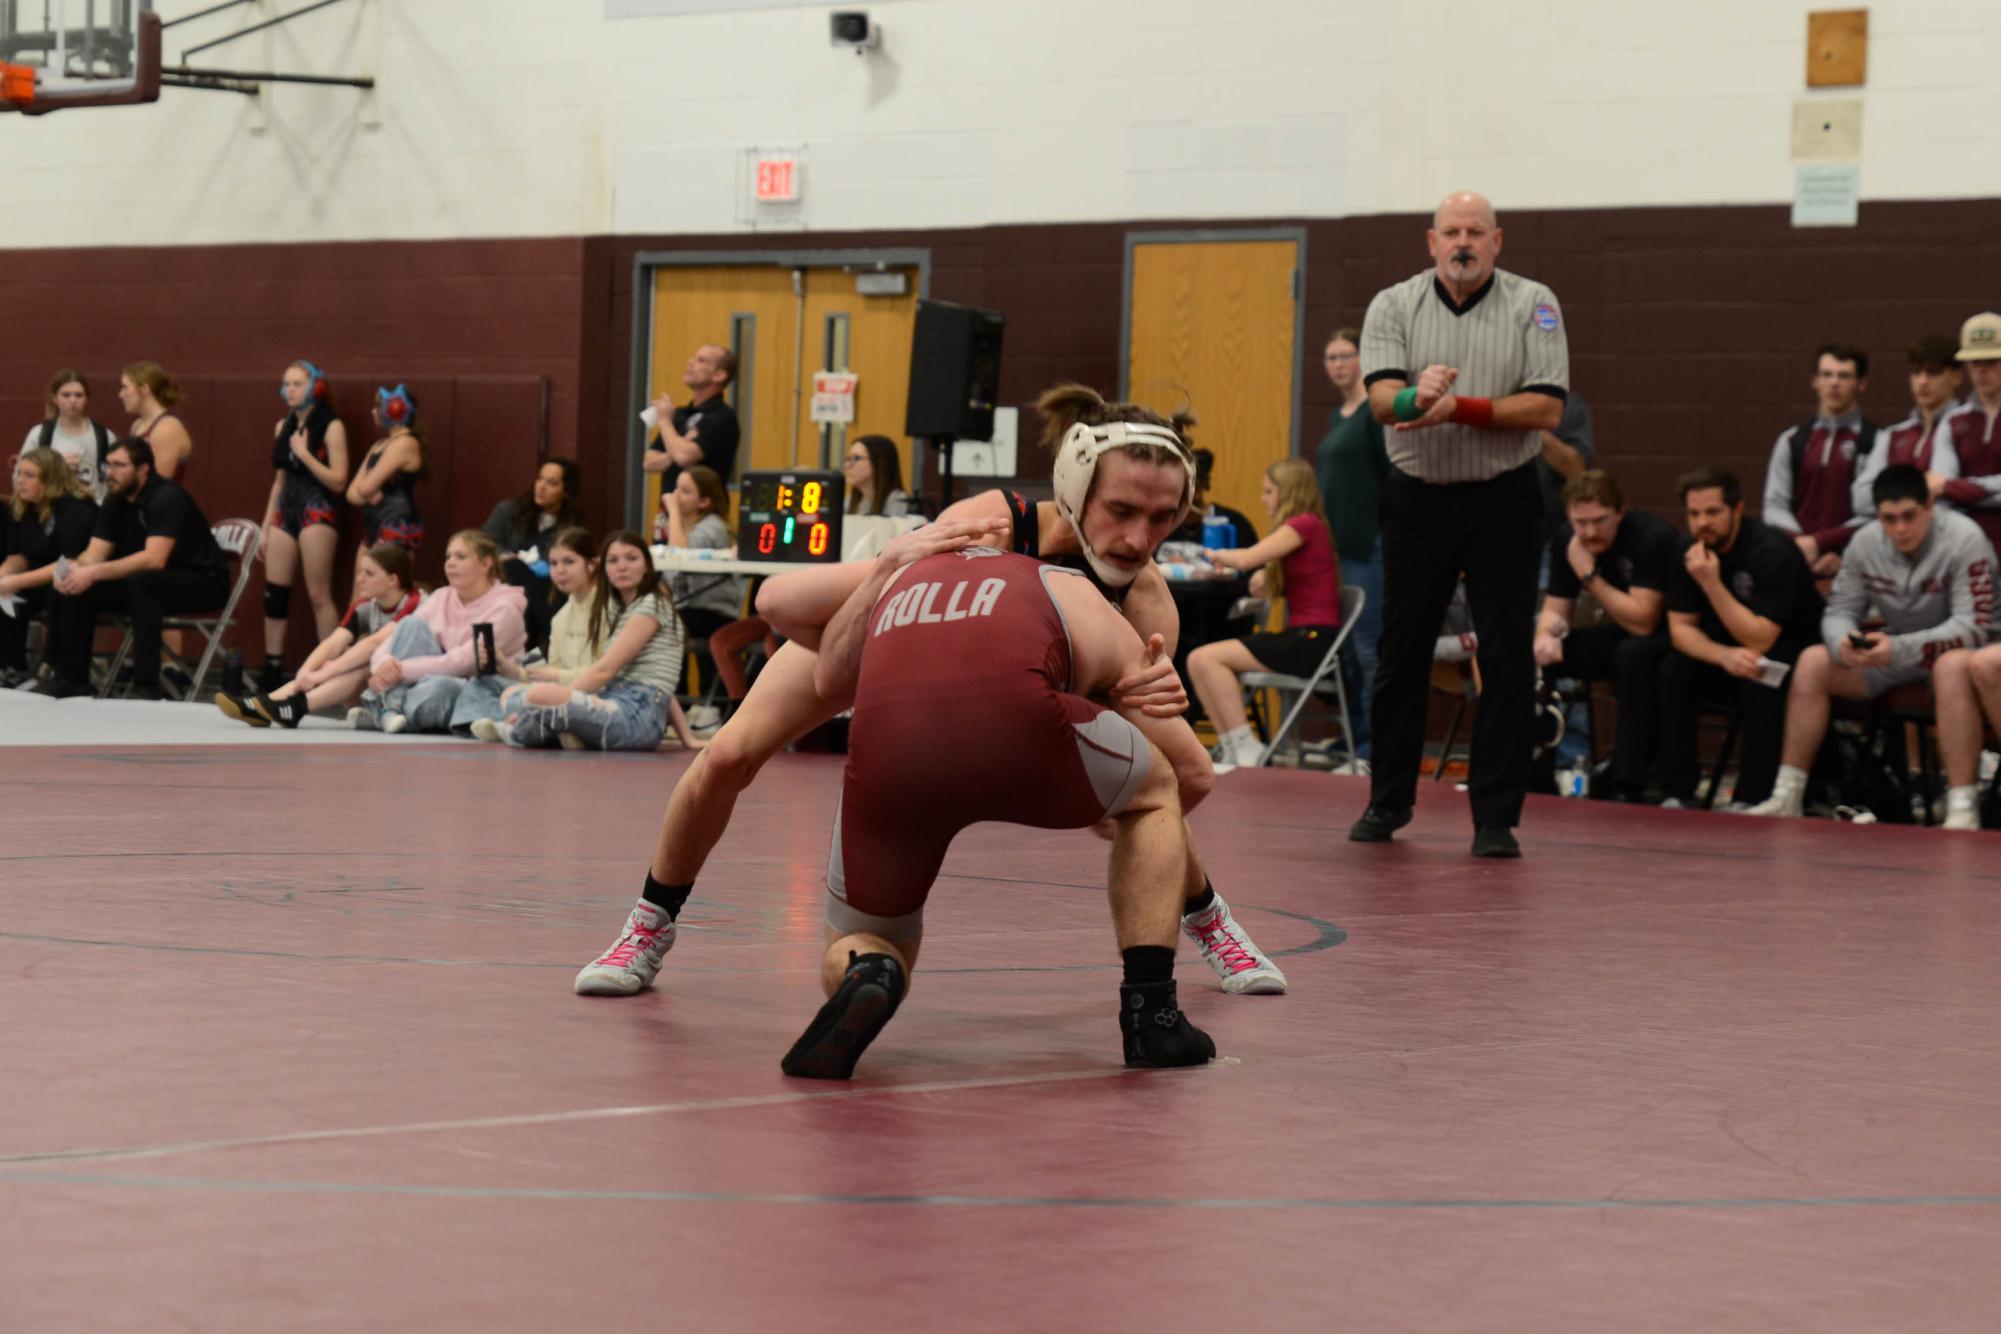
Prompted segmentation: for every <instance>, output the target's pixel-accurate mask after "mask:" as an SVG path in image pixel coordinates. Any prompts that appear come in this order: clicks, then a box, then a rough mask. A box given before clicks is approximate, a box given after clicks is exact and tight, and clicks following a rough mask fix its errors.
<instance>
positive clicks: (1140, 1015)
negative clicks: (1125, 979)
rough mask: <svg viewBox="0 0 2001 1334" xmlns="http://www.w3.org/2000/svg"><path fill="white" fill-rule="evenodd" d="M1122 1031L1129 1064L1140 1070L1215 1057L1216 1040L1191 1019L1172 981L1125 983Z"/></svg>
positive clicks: (1121, 1001) (1121, 996)
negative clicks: (1183, 1007)
mask: <svg viewBox="0 0 2001 1334" xmlns="http://www.w3.org/2000/svg"><path fill="white" fill-rule="evenodd" d="M1119 1031H1120V1032H1121V1033H1122V1034H1123V1035H1124V1036H1125V1049H1126V1064H1127V1065H1129V1066H1132V1067H1134V1068H1135V1069H1141V1070H1161V1069H1167V1068H1171V1067H1174V1066H1182V1065H1201V1064H1202V1063H1203V1062H1204V1061H1210V1060H1214V1059H1215V1056H1216V1044H1215V1043H1214V1042H1212V1041H1210V1039H1209V1035H1208V1034H1207V1033H1204V1032H1203V1031H1202V1030H1201V1029H1199V1028H1197V1027H1195V1025H1193V1024H1191V1023H1189V1022H1188V1016H1187V1015H1185V1014H1183V1013H1181V1006H1180V1004H1179V1003H1178V1002H1177V1000H1176V998H1175V993H1174V983H1173V982H1171V981H1170V982H1149V983H1143V984H1140V985H1134V984H1132V983H1126V984H1125V985H1123V986H1121V987H1120V988H1119Z"/></svg>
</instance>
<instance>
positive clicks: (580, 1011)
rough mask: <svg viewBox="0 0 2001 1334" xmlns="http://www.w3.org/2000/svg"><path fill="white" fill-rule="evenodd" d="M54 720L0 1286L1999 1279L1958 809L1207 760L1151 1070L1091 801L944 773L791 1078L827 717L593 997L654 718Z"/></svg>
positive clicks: (1460, 1311)
mask: <svg viewBox="0 0 2001 1334" xmlns="http://www.w3.org/2000/svg"><path fill="white" fill-rule="evenodd" d="M35 710H44V711H50V712H33V711H35ZM54 710H61V711H63V712H62V713H60V714H57V713H55V712H52V711H54ZM56 718H60V719H63V720H64V721H63V722H62V724H61V727H60V728H59V729H58V730H60V731H62V732H63V734H64V735H65V736H67V737H68V738H69V739H68V741H67V743H66V744H62V745H25V746H24V745H14V746H11V747H8V748H5V749H0V766H4V767H0V812H4V815H0V822H4V829H5V831H6V838H5V842H4V852H0V865H4V868H5V869H4V871H0V1015H4V1017H5V1021H4V1023H0V1070H4V1072H5V1074H4V1079H0V1328H4V1329H6V1330H7V1331H9V1334H22V1332H24V1331H42V1330H56V1329H62V1330H75V1329H89V1330H94V1331H101V1330H123V1329H145V1330H147V1331H149V1332H153V1331H160V1330H178V1329H191V1330H196V1329H198V1330H204V1331H215V1330H229V1331H234V1330H258V1331H267V1330H271V1329H286V1330H293V1331H300V1330H343V1331H347V1330H357V1329H418V1328H425V1329H449V1330H459V1329H468V1330H470V1329H477V1330H482V1331H500V1330H508V1331H511V1330H523V1331H528V1330H535V1331H545V1330H551V1329H558V1328H570V1329H575V1328H590V1327H600V1326H617V1327H621V1328H623V1327H642V1328H643V1327H647V1326H649V1325H653V1324H656V1323H657V1324H658V1325H659V1327H662V1328H702V1329H709V1330H758V1331H766V1330H777V1329H788V1330H820V1329H827V1330H834V1329H840V1330H848V1329H853V1328H856V1327H858V1326H861V1327H868V1328H874V1329H892V1330H896V1329H920V1328H921V1329H936V1328H944V1327H948V1326H949V1327H953V1328H956V1329H958V1330H963V1331H986V1330H994V1331H1002V1330H1006V1331H1020V1330H1044V1329H1048V1330H1055V1329H1095V1330H1188V1329H1197V1328H1209V1329H1215V1328H1234V1327H1237V1326H1240V1325H1242V1326H1246V1327H1251V1328H1255V1329H1257V1330H1259V1331H1273V1330H1306V1329H1314V1330H1319V1329H1336V1328H1338V1329H1368V1330H1404V1329H1410V1330H1440V1329H1453V1330H1490V1329H1491V1330H1524V1329H1534V1330H1593V1331H1602V1330H1607V1329H1618V1330H1626V1331H1630V1330H1675V1331H1686V1330H1695V1329H1700V1330H1737V1329H1743V1330H1773V1329H1795V1328H1796V1329H1809V1328H1810V1329H1815V1330H1830V1329H1855V1330H1865V1329H1866V1330H1882V1329H1900V1330H1911V1329H1925V1330H1959V1329H1964V1330H1987V1329H1991V1328H1993V1327H1994V1323H1995V1320H1996V1317H1997V1313H2001V1265H1997V1264H1996V1263H1995V1256H1996V1254H1997V1244H2001V1137H1997V1136H1996V1134H1995V1129H1994V1127H1995V1117H1996V1112H1997V1109H2001V1059H1997V1058H2001V1039H1997V1036H1996V1034H1997V1026H1996V1024H1995V1015H1996V1014H1997V1013H2001V968H1997V966H1996V959H1997V958H2001V876H1997V865H2001V864H1997V861H1996V858H1995V857H1994V855H1993V854H1994V848H1995V844H1994V842H1993V839H1992V836H1989V835H1949V834H1945V833H1941V832H1935V831H1930V830H1922V829H1900V828H1885V827H1880V826H1879V827H1873V828H1854V827H1849V826H1843V825H1833V824H1827V823H1820V822H1805V823H1802V822H1791V823H1780V822H1771V821H1762V820H1752V819H1748V818H1741V817H1727V816H1722V815H1705V814H1699V813H1694V812H1663V811H1655V810H1647V809H1633V808H1624V807H1608V806H1604V805H1599V804H1596V803H1588V802H1575V801H1570V802H1566V801H1559V800H1557V799H1555V798H1548V799H1544V798H1534V799H1531V802H1530V809H1529V813H1528V816H1527V819H1526V821H1525V824H1524V827H1523V829H1522V831H1521V832H1522V839H1523V843H1524V845H1525V847H1526V849H1527V852H1528V856H1527V858H1526V859H1525V860H1523V861H1520V862H1517V863H1500V864H1496V863H1490V862H1476V861H1474V860H1472V859H1471V858H1469V857H1468V856H1467V855H1466V845H1467V839H1468V836H1469V832H1470V831H1469V830H1468V828H1467V823H1466V816H1465V807H1464V798H1463V796H1461V795H1459V794H1456V793H1454V792H1453V791H1451V790H1450V789H1449V788H1447V787H1444V786H1433V785H1430V784H1426V785H1425V788H1424V793H1423V799H1422V803H1421V805H1420V808H1419V812H1418V818H1417V822H1416V823H1415V825H1413V826H1412V827H1411V828H1410V829H1408V830H1406V831H1405V832H1404V833H1403V834H1401V835H1400V836H1399V839H1398V842H1397V843H1396V844H1394V845H1391V846H1388V847H1358V846H1354V845H1350V844H1348V843H1346V842H1345V841H1343V839H1342V832H1343V830H1344V829H1345V827H1346V825H1347V823H1348V821H1349V820H1350V819H1351V818H1352V817H1353V816H1354V815H1355V814H1356V813H1357V812H1358V811H1359V809H1360V807H1361V805H1362V802H1363V798H1364V792H1363V785H1362V782H1361V780H1355V779H1347V778H1337V777H1330V776H1327V775H1322V774H1305V773H1294V772H1284V771H1258V772H1240V773H1237V774H1232V775H1228V776H1226V777H1224V778H1222V779H1221V780H1219V782H1218V786H1217V792H1216V794H1215V796H1214V797H1213V798H1212V799H1211V801H1210V802H1209V803H1208V804H1207V805H1206V806H1205V807H1203V808H1202V809H1201V810H1199V811H1198V812H1197V813H1196V816H1195V819H1194V825H1195V829H1196V832H1197V835H1198V838H1199V839H1200V841H1201V843H1202V846H1203V849H1204V851H1205V854H1206V856H1207V858H1208V861H1209V865H1210V867H1211V869H1212V872H1213V875H1214V878H1215V882H1216V884H1217V887H1218V888H1219V889H1220V890H1221V891H1222V892H1223V893H1224V894H1225V895H1226V896H1227V897H1228V898H1229V899H1230V900H1231V902H1232V903H1233V905H1234V906H1235V908H1236V911H1237V913H1238V915H1239V917H1240V919H1241V920H1242V921H1243V923H1244V924H1245V926H1246V927H1247V928H1249V930H1250V931H1251V932H1252V933H1253V934H1254V935H1255V936H1256V938H1257V939H1258V940H1259V942H1260V943H1261V944H1263V945H1264V946H1265V948H1266V949H1267V950H1269V951H1271V952H1272V953H1273V954H1274V955H1276V956H1278V959H1279V962H1280V964H1281V965H1282V966H1283V967H1284V968H1285V969H1286V971H1287V972H1288V974H1289V975H1290V978H1291V984H1292V990H1291V994H1289V995H1286V996H1283V997H1230V996H1225V995H1223V994H1221V993H1220V992H1219V991H1218V990H1217V988H1216V986H1215V983H1214V981H1213V979H1212V977H1211V976H1210V974H1209V972H1208V970H1207V969H1206V968H1205V967H1204V966H1203V965H1202V964H1201V963H1200V961H1199V960H1197V959H1195V958H1194V957H1193V956H1192V955H1190V954H1188V953H1187V952H1186V951H1185V950H1184V954H1183V959H1182V963H1181V966H1180V970H1179V975H1180V978H1181V985H1182V997H1183V1003H1184V1006H1185V1007H1186V1009H1187V1010H1188V1012H1189V1014H1190V1016H1191V1017H1192V1018H1193V1019H1194V1021H1195V1022H1196V1023H1198V1024H1200V1025H1201V1026H1203V1027H1204V1028H1206V1029H1207V1030H1208V1031H1209V1032H1210V1033H1211V1034H1212V1035H1214V1037H1215V1038H1216V1041H1217V1045H1218V1047H1219V1049H1220V1051H1221V1052H1222V1053H1223V1055H1224V1057H1225V1059H1224V1060H1223V1061H1221V1062H1219V1063H1217V1064H1214V1065H1212V1066H1209V1067H1206V1068H1203V1069H1198V1070H1191V1071H1177V1072H1160V1073H1154V1072H1128V1071H1126V1070H1125V1069H1124V1068H1123V1067H1122V1066H1121V1064H1120V1060H1119V1042H1118V1035H1117V1027H1116V1017H1115V1015H1116V986H1117V982H1118V972H1117V964H1116V955H1115V952H1114V950H1113V947H1112V942H1111V935H1110V929H1109V922H1108V915H1107V912H1106V908H1105V904H1104V894H1103V890H1102V885H1103V877H1104V866H1105V845H1104V844H1102V843H1100V842H1098V841H1097V840H1095V839H1093V838H1092V837H1090V836H1089V835H1088V834H1083V833H1078V834H1060V835H1043V834H1026V833H1023V832H1021V831H1018V830H1013V829H1009V828H1004V827H998V826H987V827H983V828H980V829H976V830H974V831H971V832H970V833H969V834H968V835H967V836H965V837H964V838H963V839H962V840H961V841H960V843H959V844H958V845H957V846H956V847H955V849H954V851H953V853H952V856H951V858H950V860H949V861H948V862H947V865H946V874H945V876H944V878H943V879H942V880H941V882H940V883H939V885H938V888H937V890H936V892H935V893H934V896H933V899H932V904H931V908H930V910H929V913H928V918H927V920H928V923H929V934H928V937H927V941H926V945H925V952H924V957H923V960H922V962H921V964H920V966H919V968H918V970H917V974H916V985H915V987H914V988H913V990H912V992H911V994H910V996H909V998H908V1000H907V1001H906V1003H905V1005H904V1007H903V1009H902V1011H901V1012H900V1013H899V1014H898V1015H897V1017H896V1019H895V1021H894V1022H893V1023H892V1024H891V1025H890V1026H889V1027H888V1028H887V1029H886V1030H885V1031H884V1033H883V1035H882V1036H881V1038H880V1039H878V1041H877V1043H876V1045H875V1046H874V1048H872V1049H871V1051H870V1052H869V1054H868V1055H867V1056H866V1057H865V1058H864V1059H863V1061H862V1064H861V1067H860V1070H859V1072H858V1074H857V1077H856V1079H855V1081H854V1082H853V1084H852V1085H851V1086H829V1085H819V1084H812V1083H808V1082H802V1081H792V1080H787V1079H786V1078H784V1077H783V1076H781V1075H780V1074H779V1072H778V1057H779V1055H780V1053H782V1052H783V1051H784V1049H785V1047H786V1046H787V1044H788V1043H789V1042H790V1041H791V1040H792V1038H793V1037H794V1036H796V1034H797V1033H798V1031H799V1030H800V1029H801V1028H802V1027H803V1026H804V1024H805V1022H806V1020H807V1019H808V1018H809V1017H810V1016H811V1014H812V1013H813V1010H814V1008H815V1007H816V1006H817V1004H818V1001H819V992H818V989H817V986H816V984H815V980H814V963H815V960H816V958H817V955H818V953H819V943H818V942H819V940H820V911H821V900H820V896H821V893H822V890H821V870H822V867H823V864H824V858H825V853H826V844H827V832H828V828H829V822H830V819H831V816H832V811H833V804H834V799H835V795H836V789H837V786H838V782H839V777H840V763H841V762H840V760H839V759H838V758H834V757H824V756H812V755H787V756H782V757H780V758H779V759H778V760H776V761H774V763H773V764H772V765H771V766H770V767H769V769H767V771H766V772H765V774H764V776H763V777H762V778H761V779H760V781H759V782H758V783H757V784H756V785H755V786H754V787H753V788H752V789H751V790H750V791H749V792H748V793H747V794H746V795H745V797H744V799H743V801H742V802H741V803H740V804H739V806H738V809H737V816H736V820H735V822H734V824H733V826H732V828H731V829H730V831H729V833H728V834H727V835H726V836H725V837H724V839H723V841H722V843H721V845H720V846H719V847H718V849H717V852H716V855H715V857H714V859H713V860H712V862H711V864H710V867H709V870H708V872H707V874H705V875H704V877H703V878H702V880H701V882H700V883H699V884H698V886H697V889H696V896H695V898H694V900H693V901H692V903H691V904H690V905H689V908H688V909H687V911H686V912H685V913H684V915H683V918H682V921H683V924H684V932H683V935H682V938H681V940H680V943H679V944H678V946H677V947H676V949H675V951H674V952H673V953H672V954H671V955H670V956H669V958H668V962H667V967H666V970H665V971H664V972H663V974H662V976H661V983H660V985H659V987H658V988H657V989H656V990H654V991H651V992H647V993H642V994H641V995H639V996H637V997H633V998H629V999H620V1000H604V999H583V998H579V997H577V996H575V995H573V994H572V993H571V990H570V979H571V977H572V975H573V974H574V973H575V971H576V969H577V968H578V967H579V966H580V965H581V964H583V963H584V962H586V961H587V960H588V959H590V958H591V957H592V956H593V955H594V954H595V953H596V952H597V951H598V950H600V949H601V948H603V947H604V946H605V945H606V944H607V943H608V942H609V941H610V939H611V938H612V936H613V935H614V933H615V932H616V929H617V927H618V925H619V923H620V921H621V920H622V919H623V916H624V913H625V911H626V908H627V907H628V905H629V903H630V901H631V899H632V897H633V894H634V892H635V891H636V889H637V887H638V882H639V880H640V877H641V874H642V872H643V867H644V863H645V859H646V855H647V850H648V848H649V847H650V845H651V842H652V839H653V834H654V830H655V829H656V827H657V823H658V819H659V815H660V812H661V809H662V807H663V804H664V802H665V800H666V796H667V793H668V791H669V790H670V788H671V786H672V784H673V782H674V779H675V778H676V777H677V776H678V775H679V773H680V772H681V771H682V769H683V768H684V767H685V766H686V764H687V763H688V760H687V757H686V756H685V755H677V754H673V753H663V754H658V755H643V756H618V755H611V756H604V755H587V754H570V753H563V752H554V753H535V754H526V753H519V752H515V753H509V752H506V751H503V750H500V749H498V748H496V747H491V746H478V745H474V744H449V743H447V744H428V745H425V744H413V743H412V742H410V741H408V740H405V739H402V738H381V737H376V738H350V737H347V736H346V734H341V735H339V736H336V735H335V732H336V729H332V728H324V729H320V728H309V729H306V730H304V731H301V732H298V733H292V734H287V735H285V736H282V737H280V736H275V735H273V734H270V733H265V734H253V733H250V732H249V731H248V729H244V728H241V727H239V726H237V725H235V724H229V723H227V722H226V721H225V720H223V719H221V718H220V716H219V715H213V714H212V713H204V712H203V711H199V710H194V709H190V708H187V707H186V706H176V705H129V704H128V705H102V704H95V703H90V702H66V703H63V704H55V703H53V702H49V701H33V702H30V703H27V704H10V705H7V706H6V708H5V711H4V713H0V729H4V730H5V731H6V733H7V734H8V735H10V736H11V737H13V738H15V739H19V738H21V737H24V736H37V735H40V733H39V732H38V731H37V730H36V729H37V728H41V729H47V728H49V727H50V726H52V725H53V724H52V723H51V719H56ZM107 725H108V726H110V727H111V728H112V730H113V732H114V733H115V734H116V735H115V736H100V735H98V734H97V733H95V732H93V730H92V729H100V730H101V729H103V728H105V727H106V726H107ZM149 729H150V730H149ZM189 735H193V736H196V737H206V738H208V740H207V741H205V742H200V743H193V742H190V741H188V740H187V739H186V738H187V736H189ZM121 738H122V739H121ZM134 738H139V740H135V739H134ZM253 738H254V739H255V741H256V743H257V744H254V745H246V744H231V743H241V742H245V741H249V740H251V739H253ZM147 739H150V740H152V741H156V742H159V744H145V743H144V742H145V740H147ZM93 740H101V741H103V742H105V743H106V744H89V743H90V742H92V741H93ZM333 740H345V741H348V742H349V744H343V745H327V744H323V743H324V742H327V741H333ZM363 740H367V741H369V742H370V743H371V744H357V743H358V742H360V741H363Z"/></svg>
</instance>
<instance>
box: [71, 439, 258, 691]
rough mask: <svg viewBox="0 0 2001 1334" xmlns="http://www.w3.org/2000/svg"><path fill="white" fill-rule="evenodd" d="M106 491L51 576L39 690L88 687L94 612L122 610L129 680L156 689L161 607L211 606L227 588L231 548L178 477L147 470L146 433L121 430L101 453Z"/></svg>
mask: <svg viewBox="0 0 2001 1334" xmlns="http://www.w3.org/2000/svg"><path fill="white" fill-rule="evenodd" d="M104 467H105V475H106V478H107V480H108V488H109V489H108V491H107V495H106V499H105V502H104V506H103V508H102V509H100V510H98V512H97V526H96V527H95V528H94V529H93V530H92V531H91V538H90V544H89V545H88V546H86V547H85V548H84V549H83V554H82V555H80V556H78V557H77V558H76V559H75V560H74V561H72V562H70V564H69V572H68V574H66V575H61V576H58V577H57V579H56V581H55V590H56V593H57V597H56V598H55V601H54V602H53V603H52V604H51V605H50V607H49V661H50V662H51V663H52V664H54V666H55V671H56V675H55V679H54V680H52V681H49V682H47V683H45V686H44V688H43V690H42V693H43V694H46V695H54V696H56V697H58V698H65V697H68V696H72V695H88V694H90V693H91V690H90V685H89V681H90V649H91V644H92V642H93V641H94V639H95V638H96V631H97V617H98V615H99V613H101V612H106V611H122V612H125V613H126V614H127V615H128V616H129V617H130V618H131V622H132V630H131V635H132V689H131V691H130V695H131V696H132V697H133V698H137V699H160V698H162V696H161V693H160V650H161V647H162V644H161V640H162V635H163V629H164V624H163V623H164V622H165V621H166V618H167V614H168V613H169V612H208V611H215V610H216V609H218V608H220V607H221V606H222V604H223V603H224V602H225V601H227V600H228V598H229V558H228V557H227V556H225V555H224V554H223V551H222V548H221V547H220V546H219V545H217V543H216V540H215V533H214V531H213V530H211V529H210V528H209V525H208V520H207V518H205V517H204V516H203V515H202V512H201V507H200V506H198V505H196V504H195V502H194V500H193V498H192V497H190V496H189V495H188V493H187V492H186V491H184V490H182V489H181V487H180V486H179V484H177V483H176V482H174V481H173V480H171V479H170V478H166V477H159V476H156V475H154V472H153V450H152V447H151V446H150V445H148V444H147V443H146V442H145V441H144V440H120V441H119V442H118V443H117V444H115V445H113V446H112V447H111V454H110V456H109V457H108V458H107V459H106V460H105V465H104Z"/></svg>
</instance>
